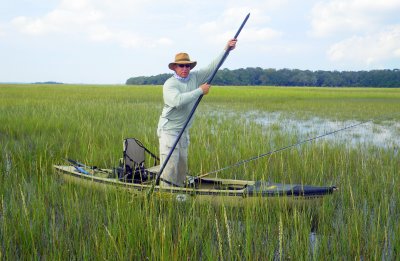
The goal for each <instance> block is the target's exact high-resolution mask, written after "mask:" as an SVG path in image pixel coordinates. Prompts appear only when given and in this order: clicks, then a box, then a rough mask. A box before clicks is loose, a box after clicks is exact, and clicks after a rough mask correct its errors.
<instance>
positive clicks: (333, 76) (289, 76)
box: [126, 67, 400, 87]
mask: <svg viewBox="0 0 400 261" xmlns="http://www.w3.org/2000/svg"><path fill="white" fill-rule="evenodd" d="M171 75H172V74H168V73H166V74H159V75H156V76H149V77H146V76H140V77H132V78H129V79H128V80H127V81H126V84H132V85H145V84H150V85H162V84H164V82H165V81H166V80H167V79H168V78H169V77H171ZM213 84H214V85H240V86H244V85H252V86H254V85H268V86H319V87H400V70H399V69H393V70H371V71H341V72H339V71H310V70H298V69H279V70H276V69H262V68H259V67H257V68H246V69H236V70H229V69H223V70H219V71H218V73H217V74H216V75H215V78H214V80H213Z"/></svg>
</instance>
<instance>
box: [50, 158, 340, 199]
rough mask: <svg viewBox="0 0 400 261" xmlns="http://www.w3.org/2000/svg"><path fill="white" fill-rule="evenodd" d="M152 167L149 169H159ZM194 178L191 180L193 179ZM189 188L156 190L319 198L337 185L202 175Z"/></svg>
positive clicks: (96, 175)
mask: <svg viewBox="0 0 400 261" xmlns="http://www.w3.org/2000/svg"><path fill="white" fill-rule="evenodd" d="M157 167H158V166H156V167H154V169H148V170H149V171H155V170H157ZM54 168H55V170H56V171H57V172H58V173H60V174H62V176H63V177H64V178H69V179H71V178H73V179H75V181H76V180H86V181H90V183H98V184H104V185H109V186H114V187H124V188H127V189H129V190H132V191H135V192H142V191H145V190H149V189H150V188H151V187H152V186H153V180H150V181H147V182H143V183H130V182H124V181H121V180H119V179H118V178H115V177H114V175H113V173H112V171H111V170H90V171H85V172H82V171H79V169H77V168H76V167H74V166H62V165H54ZM189 180H190V179H189ZM189 183H190V185H189V186H188V187H167V188H165V187H159V186H154V191H158V192H162V193H164V192H165V193H176V194H189V195H199V196H202V195H203V196H205V195H206V196H207V195H208V196H212V197H217V196H218V197H234V198H253V197H259V198H266V197H267V198H270V197H290V198H295V199H296V198H298V199H307V198H318V197H322V196H324V195H328V194H332V193H333V192H334V191H335V190H337V188H336V187H335V186H309V185H301V184H281V183H272V182H267V181H252V180H236V179H221V178H205V177H203V178H198V179H192V180H191V182H189Z"/></svg>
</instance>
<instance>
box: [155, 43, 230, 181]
mask: <svg viewBox="0 0 400 261" xmlns="http://www.w3.org/2000/svg"><path fill="white" fill-rule="evenodd" d="M236 42H237V40H236V39H231V40H229V41H228V43H227V44H226V46H225V50H227V49H228V48H230V50H233V49H234V48H235V46H236ZM224 54H225V51H224V52H222V53H221V54H220V55H219V56H218V57H217V58H216V59H214V61H213V62H211V64H210V65H209V66H207V67H206V68H204V69H201V70H198V71H193V72H192V71H191V70H192V69H193V68H194V67H195V66H196V64H197V62H196V61H191V60H190V58H189V55H188V54H187V53H178V54H176V55H175V61H174V62H171V63H170V64H169V65H168V68H169V69H171V70H172V71H174V75H173V76H172V77H171V78H169V79H168V80H167V81H166V82H165V83H164V86H163V98H164V108H163V110H162V113H161V116H160V120H159V122H158V128H157V135H158V138H159V142H160V159H161V162H160V164H161V165H162V164H163V163H164V161H165V159H166V158H167V156H168V154H169V152H170V151H171V149H172V147H173V144H174V143H175V141H176V139H177V137H178V135H179V132H180V131H181V130H182V128H183V126H184V124H185V122H186V120H187V119H188V117H189V115H190V112H191V110H192V108H193V106H194V104H195V103H196V101H197V99H198V98H199V97H200V96H201V95H202V94H203V95H207V94H208V92H209V90H210V87H211V85H210V84H207V83H206V82H207V80H208V77H209V76H210V74H211V73H212V72H213V71H214V69H215V68H216V67H217V66H218V62H219V61H220V60H221V58H223V56H224ZM192 122H193V118H192V119H191V121H190V122H189V124H188V126H187V128H186V129H185V131H184V133H183V134H182V137H181V138H180V140H179V143H178V144H177V146H176V148H175V150H174V151H173V153H172V154H171V157H170V159H169V161H168V163H167V165H166V166H165V169H164V171H163V173H162V175H161V177H160V186H164V187H169V186H177V187H181V186H183V185H184V182H185V179H186V174H187V170H188V164H187V161H188V147H189V128H190V126H191V125H192Z"/></svg>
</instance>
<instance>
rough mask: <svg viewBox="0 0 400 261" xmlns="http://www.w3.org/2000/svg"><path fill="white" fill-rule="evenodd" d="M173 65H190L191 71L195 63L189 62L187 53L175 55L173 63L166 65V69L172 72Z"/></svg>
mask: <svg viewBox="0 0 400 261" xmlns="http://www.w3.org/2000/svg"><path fill="white" fill-rule="evenodd" d="M174 64H190V69H193V68H194V67H195V66H196V64H197V62H196V61H191V60H190V58H189V55H188V54H187V53H178V54H176V55H175V62H172V63H170V64H169V65H168V68H170V69H171V70H174V68H173V65H174Z"/></svg>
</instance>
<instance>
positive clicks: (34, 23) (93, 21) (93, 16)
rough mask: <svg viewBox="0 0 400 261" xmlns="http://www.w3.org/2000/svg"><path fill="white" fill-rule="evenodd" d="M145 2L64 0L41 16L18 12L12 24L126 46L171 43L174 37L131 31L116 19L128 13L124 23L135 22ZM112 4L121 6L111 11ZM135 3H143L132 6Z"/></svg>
mask: <svg viewBox="0 0 400 261" xmlns="http://www.w3.org/2000/svg"><path fill="white" fill-rule="evenodd" d="M144 2H145V1H142V0H136V1H122V2H121V3H118V5H116V4H115V2H114V1H109V0H104V1H97V2H96V1H93V2H91V1H89V0H63V1H61V3H60V4H59V6H57V8H55V9H54V10H52V11H50V12H48V13H47V14H44V15H43V16H41V17H27V16H19V17H16V18H14V19H13V20H12V21H11V24H12V25H13V26H14V28H16V29H17V30H18V31H19V32H20V33H22V34H27V35H31V36H46V35H50V34H59V35H63V36H67V37H68V36H69V35H78V37H80V38H81V39H87V40H90V41H94V42H111V43H117V44H119V45H120V46H122V47H125V48H133V47H137V46H148V47H156V46H160V45H170V44H171V40H170V39H168V38H166V37H163V36H160V37H158V38H155V39H152V38H151V37H148V36H146V35H145V34H141V33H140V32H137V33H132V31H129V30H127V29H124V27H129V26H121V24H118V23H117V22H116V21H117V20H118V19H119V18H120V17H119V14H125V15H127V16H126V17H125V23H126V24H128V25H129V24H130V23H132V24H135V23H133V22H132V21H134V20H135V17H137V16H138V15H135V14H136V13H135V12H137V11H138V10H139V9H141V6H143V5H144ZM112 4H113V5H114V6H118V8H116V7H114V8H111V10H112V11H110V10H108V8H109V7H111V6H112ZM135 4H138V5H140V6H133V5H135ZM128 6H129V7H132V9H131V11H130V14H129V16H128V14H127V13H125V12H127V11H126V9H127V8H124V7H128ZM136 7H137V8H136ZM132 10H134V11H135V12H133V11H132ZM140 15H145V14H140ZM140 15H139V16H140ZM110 17H111V19H110ZM138 31H140V30H138ZM149 43H150V44H149Z"/></svg>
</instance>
